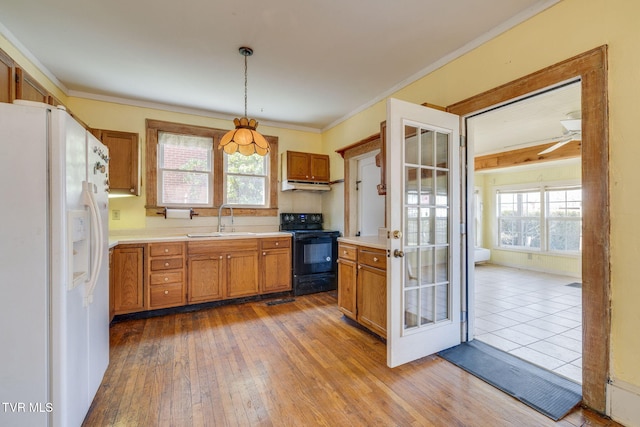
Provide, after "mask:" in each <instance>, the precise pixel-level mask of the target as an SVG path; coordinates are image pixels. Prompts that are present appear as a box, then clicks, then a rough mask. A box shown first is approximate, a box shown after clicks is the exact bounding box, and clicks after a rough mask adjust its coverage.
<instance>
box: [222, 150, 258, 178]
mask: <svg viewBox="0 0 640 427" xmlns="http://www.w3.org/2000/svg"><path fill="white" fill-rule="evenodd" d="M226 159H227V172H228V173H234V174H244V175H265V174H266V172H267V171H266V162H267V159H268V156H259V155H257V154H252V155H251V156H245V155H243V154H240V153H235V154H227V155H226Z"/></svg>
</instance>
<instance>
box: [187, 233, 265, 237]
mask: <svg viewBox="0 0 640 427" xmlns="http://www.w3.org/2000/svg"><path fill="white" fill-rule="evenodd" d="M255 234H256V233H252V232H250V231H229V232H224V231H222V232H221V231H212V232H209V233H188V234H187V237H194V238H197V237H235V236H253V235H255Z"/></svg>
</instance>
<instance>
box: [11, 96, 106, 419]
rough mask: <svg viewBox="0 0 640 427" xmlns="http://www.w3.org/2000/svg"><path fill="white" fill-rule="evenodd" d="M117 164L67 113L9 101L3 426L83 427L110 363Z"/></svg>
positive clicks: (27, 103) (52, 108)
mask: <svg viewBox="0 0 640 427" xmlns="http://www.w3.org/2000/svg"><path fill="white" fill-rule="evenodd" d="M17 102H20V104H17ZM108 160H109V159H108V150H107V148H106V147H105V146H104V145H102V144H101V143H100V142H99V141H98V140H97V139H96V138H95V137H94V136H93V135H91V134H90V133H89V132H87V131H86V130H85V129H84V128H83V127H82V126H81V125H80V124H79V123H78V122H76V121H75V120H74V119H73V118H72V117H71V116H70V115H69V114H67V112H66V111H64V109H62V108H56V107H52V106H49V105H46V104H40V103H30V102H28V101H16V104H6V103H0V426H55V427H57V426H60V427H63V426H64V427H67V426H69V427H73V426H79V425H81V424H82V421H83V420H84V417H85V415H86V413H87V411H88V409H89V406H90V405H91V402H92V400H93V398H94V396H95V393H96V391H97V389H98V387H99V386H100V383H101V381H102V378H103V376H104V373H105V371H106V368H107V365H108V364H109V285H108V284H109V270H108V256H109V255H108V249H109V248H108V237H107V228H108V216H107V215H108V199H107V195H108Z"/></svg>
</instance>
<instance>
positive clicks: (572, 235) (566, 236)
mask: <svg viewBox="0 0 640 427" xmlns="http://www.w3.org/2000/svg"><path fill="white" fill-rule="evenodd" d="M581 249H582V222H581V221H573V220H572V221H565V220H550V221H549V250H550V251H573V252H578V251H580V250H581Z"/></svg>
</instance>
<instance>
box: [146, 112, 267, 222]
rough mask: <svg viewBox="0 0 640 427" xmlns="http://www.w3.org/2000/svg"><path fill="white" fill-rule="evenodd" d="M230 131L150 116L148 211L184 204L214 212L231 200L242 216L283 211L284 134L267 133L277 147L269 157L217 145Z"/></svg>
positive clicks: (148, 126) (198, 211)
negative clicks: (279, 183) (280, 179)
mask: <svg viewBox="0 0 640 427" xmlns="http://www.w3.org/2000/svg"><path fill="white" fill-rule="evenodd" d="M226 132H227V131H225V130H222V129H212V128H205V127H201V126H192V125H183V124H178V123H169V122H163V121H159V120H151V119H148V120H147V151H146V179H147V185H146V196H147V215H155V214H156V212H157V209H158V208H161V207H177V208H179V207H183V208H194V209H196V212H197V213H198V214H200V215H203V216H214V215H217V209H218V207H220V206H221V205H222V204H226V203H228V204H231V205H233V207H234V214H236V215H239V216H241V215H252V216H255V215H263V216H277V213H278V205H277V201H278V198H277V191H276V190H277V173H276V172H277V159H278V139H277V138H275V137H270V136H266V138H267V140H268V141H269V144H270V146H271V151H270V153H269V154H268V155H267V156H264V157H262V156H258V155H253V156H244V155H242V154H239V153H236V154H232V155H229V154H226V153H224V152H223V151H221V150H218V149H217V146H218V142H219V141H220V138H222V136H223V135H224V134H225V133H226ZM245 208H246V209H245Z"/></svg>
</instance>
